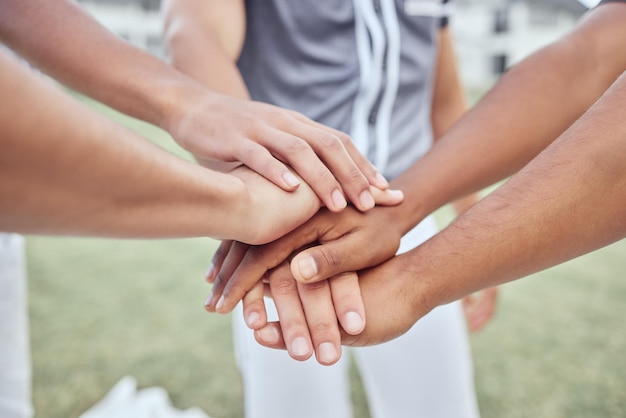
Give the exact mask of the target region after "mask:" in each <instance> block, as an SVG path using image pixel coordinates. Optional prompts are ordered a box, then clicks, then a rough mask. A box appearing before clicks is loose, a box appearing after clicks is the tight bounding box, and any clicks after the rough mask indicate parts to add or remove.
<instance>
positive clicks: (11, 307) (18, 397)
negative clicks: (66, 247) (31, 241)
mask: <svg viewBox="0 0 626 418" xmlns="http://www.w3.org/2000/svg"><path fill="white" fill-rule="evenodd" d="M27 293H28V292H27V282H26V265H25V259H24V238H23V237H21V236H20V235H16V234H5V233H0V417H3V418H4V417H6V418H29V417H32V416H33V407H32V404H31V368H30V345H29V332H28V304H27Z"/></svg>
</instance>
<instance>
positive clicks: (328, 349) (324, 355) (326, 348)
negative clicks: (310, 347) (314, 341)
mask: <svg viewBox="0 0 626 418" xmlns="http://www.w3.org/2000/svg"><path fill="white" fill-rule="evenodd" d="M338 355H339V353H338V352H337V349H336V348H335V344H333V343H321V344H320V345H319V347H318V348H317V356H318V357H317V359H318V361H319V362H320V363H333V362H334V361H335V360H337V356H338Z"/></svg>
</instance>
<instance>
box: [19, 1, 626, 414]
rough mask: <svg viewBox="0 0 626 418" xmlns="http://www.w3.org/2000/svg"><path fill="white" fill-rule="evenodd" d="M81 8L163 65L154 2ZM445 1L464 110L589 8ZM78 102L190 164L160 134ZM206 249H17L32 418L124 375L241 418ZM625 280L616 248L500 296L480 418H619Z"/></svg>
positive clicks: (97, 243) (358, 395)
mask: <svg viewBox="0 0 626 418" xmlns="http://www.w3.org/2000/svg"><path fill="white" fill-rule="evenodd" d="M80 3H82V4H83V5H84V7H85V8H87V9H88V10H89V11H90V12H91V13H92V14H93V15H94V16H95V17H96V18H97V19H98V20H100V21H101V22H102V23H103V24H104V25H105V26H107V27H108V28H110V29H111V30H112V31H113V32H115V33H117V34H118V35H119V36H121V37H123V38H125V39H127V40H128V41H129V42H131V43H133V44H135V45H137V46H139V47H141V48H143V49H146V50H148V51H150V52H152V53H153V54H155V55H157V56H159V57H163V56H164V52H163V46H162V43H161V21H160V19H161V17H160V11H159V9H160V1H159V0H133V1H131V0H98V1H96V0H85V1H81V2H80ZM455 3H456V14H457V17H456V18H453V19H452V21H451V22H452V28H453V31H454V34H455V38H456V40H457V54H458V58H459V61H460V69H461V74H462V78H463V81H464V83H465V86H466V89H467V94H468V97H469V98H470V100H471V101H472V102H473V101H475V100H477V99H478V98H479V97H480V96H481V95H482V94H483V93H484V92H485V91H486V90H487V89H488V88H489V87H490V86H491V85H492V84H493V83H494V82H495V81H496V80H497V78H498V77H499V76H500V75H501V74H502V73H503V72H504V71H505V70H506V68H507V67H509V66H510V65H512V64H514V63H515V62H517V61H519V60H520V59H522V58H523V57H525V56H526V55H527V54H529V53H530V52H532V51H534V50H536V49H537V48H539V47H541V46H543V45H545V44H547V43H549V42H551V41H553V40H554V39H556V38H558V37H559V36H561V35H562V34H564V33H566V32H567V31H569V30H570V29H571V28H572V27H573V25H574V24H575V22H576V20H577V19H579V18H580V16H581V15H582V14H583V13H584V12H585V10H586V7H585V6H584V5H582V4H581V3H579V2H578V1H576V0H536V1H535V0H509V1H503V0H473V1H469V0H462V1H456V2H455ZM79 98H80V99H81V100H84V101H85V103H86V104H88V105H89V106H91V107H93V108H95V109H96V110H98V111H100V112H102V113H104V114H106V115H108V116H109V117H111V118H112V119H114V120H116V121H118V122H120V123H122V124H124V125H126V126H128V127H129V128H130V129H132V130H134V131H136V132H138V133H140V134H141V135H143V136H144V137H145V138H147V139H149V140H151V141H154V142H155V143H157V144H158V145H160V146H162V147H164V148H166V149H168V150H170V151H171V152H174V153H176V154H178V155H180V156H181V157H183V158H189V156H188V154H187V153H186V152H185V151H183V150H182V149H180V148H178V146H177V145H176V144H175V143H174V141H172V140H171V139H170V138H169V136H168V135H167V134H166V133H164V132H163V131H161V130H159V129H157V128H155V127H153V126H150V125H147V124H145V123H143V122H140V121H137V120H134V119H131V118H128V117H126V116H123V115H120V114H119V113H117V112H115V111H112V110H111V109H109V108H107V107H104V106H102V105H101V104H99V103H96V102H93V101H91V100H87V99H85V98H82V97H80V96H79ZM488 192H489V190H486V191H485V193H488ZM451 217H452V211H451V210H448V208H444V209H442V210H440V211H439V212H438V213H437V219H438V221H439V223H440V225H441V226H445V225H446V224H447V223H448V222H450V220H451ZM216 247H217V242H216V241H214V240H211V239H189V240H167V241H160V240H153V241H117V240H99V239H74V238H47V237H28V239H27V255H28V269H29V291H30V315H31V321H32V322H31V336H32V341H31V343H32V356H33V362H34V366H33V367H34V402H35V408H36V411H37V416H38V417H49V418H68V417H77V416H79V415H80V413H81V412H83V411H85V410H86V409H88V408H89V407H91V406H92V405H93V404H94V403H96V402H97V401H98V400H100V399H101V398H102V397H103V396H104V395H105V394H106V392H107V391H108V390H109V389H110V388H111V387H112V386H113V385H114V384H115V383H116V382H117V381H118V380H120V379H121V378H122V377H123V376H125V375H133V376H135V377H136V378H137V380H138V382H139V386H140V387H148V386H162V387H164V388H165V389H166V390H167V391H168V392H169V394H170V395H171V398H172V400H173V402H174V404H175V405H176V406H177V407H179V408H187V407H189V406H198V407H200V408H202V409H203V410H204V411H206V412H207V413H208V414H209V415H211V416H213V417H215V418H231V417H232V418H234V417H241V416H243V401H242V391H241V382H240V380H239V375H238V372H237V368H236V365H235V362H234V356H233V349H232V341H231V328H230V318H229V317H228V316H220V315H216V314H207V313H205V312H204V310H203V302H204V299H205V298H206V296H207V295H208V292H209V290H210V286H209V285H207V284H206V283H204V280H203V276H204V271H205V269H206V268H207V267H208V265H209V261H210V259H211V256H212V254H213V252H214V250H215V248H216ZM624 276H626V241H622V242H619V243H617V244H614V245H612V246H610V247H607V248H605V249H602V250H600V251H598V252H596V253H593V254H589V255H587V256H584V257H581V258H579V259H576V260H574V261H571V262H569V263H566V264H564V265H561V266H558V267H555V268H553V269H550V270H548V271H545V272H542V273H539V274H536V275H534V276H532V277H529V278H527V279H525V280H522V281H519V282H515V283H511V284H507V285H505V286H502V288H501V293H500V298H499V302H498V310H497V313H496V317H495V319H494V320H493V321H492V322H491V323H490V324H489V325H488V326H487V327H486V329H484V330H483V331H481V332H480V333H478V334H474V335H473V336H472V340H471V341H472V348H473V353H474V360H475V378H476V385H477V390H478V397H479V402H480V407H481V412H482V416H483V418H500V417H512V418H513V417H537V418H539V417H546V418H548V417H550V418H558V417H568V418H570V417H581V418H582V417H626V378H625V377H624V370H626V356H624V353H625V352H626V331H625V329H626V328H625V327H624V325H623V319H622V317H623V314H624V313H625V312H626V309H625V308H624V302H623V301H624V300H626V281H625V280H624V278H625V277H624ZM620 324H622V325H620ZM285 355H287V354H286V353H285ZM351 378H352V381H353V383H354V385H353V387H354V389H353V394H352V395H353V399H354V403H355V410H354V416H355V417H356V418H361V417H363V418H366V417H368V416H369V414H368V410H367V404H366V401H365V397H364V395H363V391H362V388H361V386H360V383H359V377H358V375H357V373H356V372H355V371H354V370H353V371H352V374H351Z"/></svg>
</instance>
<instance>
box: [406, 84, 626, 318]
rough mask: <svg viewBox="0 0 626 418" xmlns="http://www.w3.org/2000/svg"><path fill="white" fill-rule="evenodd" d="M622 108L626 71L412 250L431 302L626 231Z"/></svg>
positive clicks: (411, 262) (412, 264) (410, 263)
mask: <svg viewBox="0 0 626 418" xmlns="http://www.w3.org/2000/svg"><path fill="white" fill-rule="evenodd" d="M625 106H626V73H624V74H623V75H622V76H621V77H620V79H619V80H618V81H617V82H616V83H615V84H614V85H613V87H612V88H611V89H610V90H609V91H608V92H607V93H606V94H605V95H604V96H603V97H602V98H601V99H600V100H599V101H598V103H597V104H596V105H594V106H593V108H592V109H591V110H590V111H589V112H587V113H586V114H585V115H584V116H583V117H582V118H581V119H580V120H579V121H578V122H577V123H576V124H574V125H573V126H572V127H571V128H570V129H569V130H568V131H566V132H565V133H564V134H563V135H562V136H561V137H560V138H559V139H558V140H556V141H555V142H554V143H553V144H552V145H551V146H550V147H549V148H547V149H546V150H545V151H544V152H543V153H541V154H540V155H539V156H538V157H537V158H536V159H535V160H533V161H532V162H531V163H530V164H529V165H528V166H526V167H525V168H524V169H523V170H522V171H520V173H518V174H517V175H515V176H514V177H513V178H512V179H511V180H510V181H509V182H507V183H506V184H505V185H504V186H502V187H501V188H500V189H498V190H496V191H495V192H494V193H492V194H491V195H490V196H488V197H487V198H485V199H484V200H483V201H482V202H480V203H478V204H477V205H475V206H474V207H473V208H472V209H470V210H469V211H468V212H467V213H466V214H465V215H463V216H461V217H460V218H459V219H458V220H457V221H456V222H454V223H453V224H452V225H451V226H450V227H448V228H447V229H445V230H444V231H442V232H441V233H440V234H439V235H438V236H436V237H435V238H433V239H432V240H431V241H429V242H427V243H426V244H424V245H423V246H422V247H420V248H418V249H416V250H415V251H414V252H413V254H410V255H408V256H406V258H405V259H404V260H403V263H404V265H405V267H406V268H407V269H410V270H412V271H413V272H414V274H416V276H415V277H420V280H419V281H417V282H416V283H418V285H417V286H418V292H419V293H420V294H421V295H422V297H423V298H424V299H425V300H427V301H428V303H429V308H431V307H433V306H436V305H440V304H443V303H447V302H450V301H452V300H455V299H458V298H460V297H462V296H465V295H467V294H470V293H472V292H473V291H475V290H479V289H482V288H485V287H488V286H492V285H495V284H499V283H504V282H507V281H510V280H514V279H517V278H520V277H523V276H526V275H528V274H531V273H534V272H536V271H539V270H542V269H545V268H548V267H550V266H553V265H556V264H559V263H561V262H564V261H566V260H569V259H572V258H574V257H577V256H579V255H582V254H585V253H587V252H590V251H593V250H595V249H597V248H600V247H603V246H606V245H608V244H610V243H612V242H615V241H617V240H619V239H622V238H624V237H625V236H626V211H625V210H624V209H625V207H624V202H626V120H625V119H624V117H623V112H622V110H621V109H624V107H625ZM422 279H423V280H422Z"/></svg>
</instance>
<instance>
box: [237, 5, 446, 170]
mask: <svg viewBox="0 0 626 418" xmlns="http://www.w3.org/2000/svg"><path fill="white" fill-rule="evenodd" d="M246 13H247V32H246V39H245V43H244V47H243V51H242V54H241V57H240V59H239V63H238V64H239V68H240V70H241V73H242V75H243V77H244V80H245V82H246V84H247V86H248V89H249V91H250V94H251V96H252V98H253V99H255V100H259V101H264V102H268V103H272V104H275V105H278V106H282V107H286V108H290V109H294V110H297V111H299V112H301V113H303V114H305V115H307V116H308V117H310V118H312V119H314V120H317V121H319V122H321V123H324V124H326V125H329V126H332V127H334V128H337V129H340V130H342V131H344V132H346V133H349V134H351V136H352V138H353V139H354V141H355V142H356V144H357V146H358V148H359V150H361V152H362V153H363V154H364V155H366V156H367V157H368V158H369V159H370V161H372V162H374V163H375V164H376V166H377V167H378V168H379V170H381V171H382V172H383V174H385V175H386V176H387V177H388V178H394V177H396V176H398V175H399V174H401V173H402V172H403V171H405V170H406V169H407V168H408V167H409V166H410V165H411V164H412V163H413V162H415V161H416V160H417V159H418V158H420V157H421V156H422V155H423V154H424V153H425V152H426V151H427V150H428V148H430V146H431V143H432V133H431V125H430V105H431V101H432V85H433V81H434V80H433V77H434V71H435V68H434V67H435V62H436V41H437V33H438V29H439V27H440V18H441V17H442V15H445V14H446V13H447V12H446V5H444V4H443V2H442V1H440V0H353V1H350V0H300V1H295V0H246Z"/></svg>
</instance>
